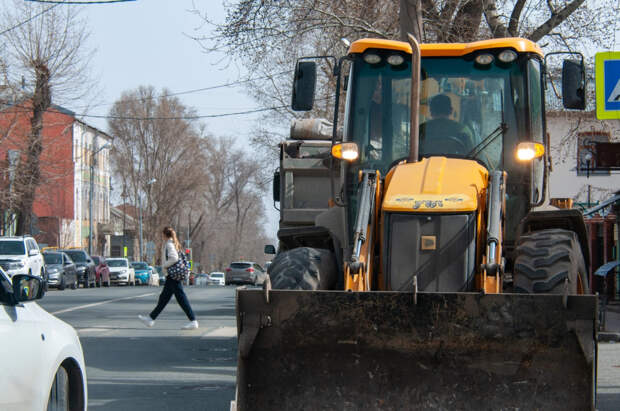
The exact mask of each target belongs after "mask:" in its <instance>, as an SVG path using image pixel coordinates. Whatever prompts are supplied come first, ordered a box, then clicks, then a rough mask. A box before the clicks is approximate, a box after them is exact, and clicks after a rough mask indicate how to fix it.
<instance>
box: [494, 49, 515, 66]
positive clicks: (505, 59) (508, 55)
mask: <svg viewBox="0 0 620 411" xmlns="http://www.w3.org/2000/svg"><path fill="white" fill-rule="evenodd" d="M497 58H498V59H499V61H501V62H502V63H510V62H513V61H515V60H516V59H517V53H516V52H515V51H514V50H504V51H502V52H501V53H499V56H497Z"/></svg>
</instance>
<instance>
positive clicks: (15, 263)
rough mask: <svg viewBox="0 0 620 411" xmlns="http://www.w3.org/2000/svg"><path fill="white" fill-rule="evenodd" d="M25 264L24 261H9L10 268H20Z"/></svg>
mask: <svg viewBox="0 0 620 411" xmlns="http://www.w3.org/2000/svg"><path fill="white" fill-rule="evenodd" d="M24 266H25V264H24V262H23V261H13V262H11V263H9V270H19V269H20V268H24Z"/></svg>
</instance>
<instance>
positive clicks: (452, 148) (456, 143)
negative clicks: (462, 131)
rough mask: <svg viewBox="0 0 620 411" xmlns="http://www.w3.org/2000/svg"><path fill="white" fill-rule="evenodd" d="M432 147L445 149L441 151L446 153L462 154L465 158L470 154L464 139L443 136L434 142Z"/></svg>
mask: <svg viewBox="0 0 620 411" xmlns="http://www.w3.org/2000/svg"><path fill="white" fill-rule="evenodd" d="M432 145H433V146H438V147H441V148H444V149H443V150H440V151H442V152H444V153H450V154H460V155H463V156H464V155H467V153H469V150H468V149H467V146H466V145H465V143H464V142H463V139H461V138H458V137H455V136H442V137H439V138H435V139H433V140H432ZM448 148H449V149H448Z"/></svg>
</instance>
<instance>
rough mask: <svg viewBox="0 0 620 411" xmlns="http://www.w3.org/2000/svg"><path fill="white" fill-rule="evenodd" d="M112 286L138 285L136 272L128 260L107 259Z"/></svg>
mask: <svg viewBox="0 0 620 411" xmlns="http://www.w3.org/2000/svg"><path fill="white" fill-rule="evenodd" d="M105 262H106V264H107V265H108V268H109V269H110V282H111V283H112V284H117V285H118V284H126V285H136V272H135V270H134V269H133V267H132V266H131V264H129V260H128V259H126V258H106V259H105Z"/></svg>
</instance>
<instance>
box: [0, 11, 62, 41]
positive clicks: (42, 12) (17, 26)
mask: <svg viewBox="0 0 620 411" xmlns="http://www.w3.org/2000/svg"><path fill="white" fill-rule="evenodd" d="M56 6H59V4H54V5H53V6H50V7H48V8H47V9H45V10H42V11H40V12H39V13H37V14H35V15H34V16H32V17H30V18H29V19H27V20H24V21H22V22H21V23H18V24H16V25H14V26H13V27H9V28H8V29H6V30H4V31H2V32H0V36H2V35H3V34H6V33H8V32H9V31H12V30H15V29H17V28H19V27H21V26H23V25H24V24H26V23H29V22H31V21H32V20H34V19H36V18H37V17H39V16H40V15H42V14H45V13H47V12H48V11H50V10H51V9H53V8H54V7H56Z"/></svg>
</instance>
